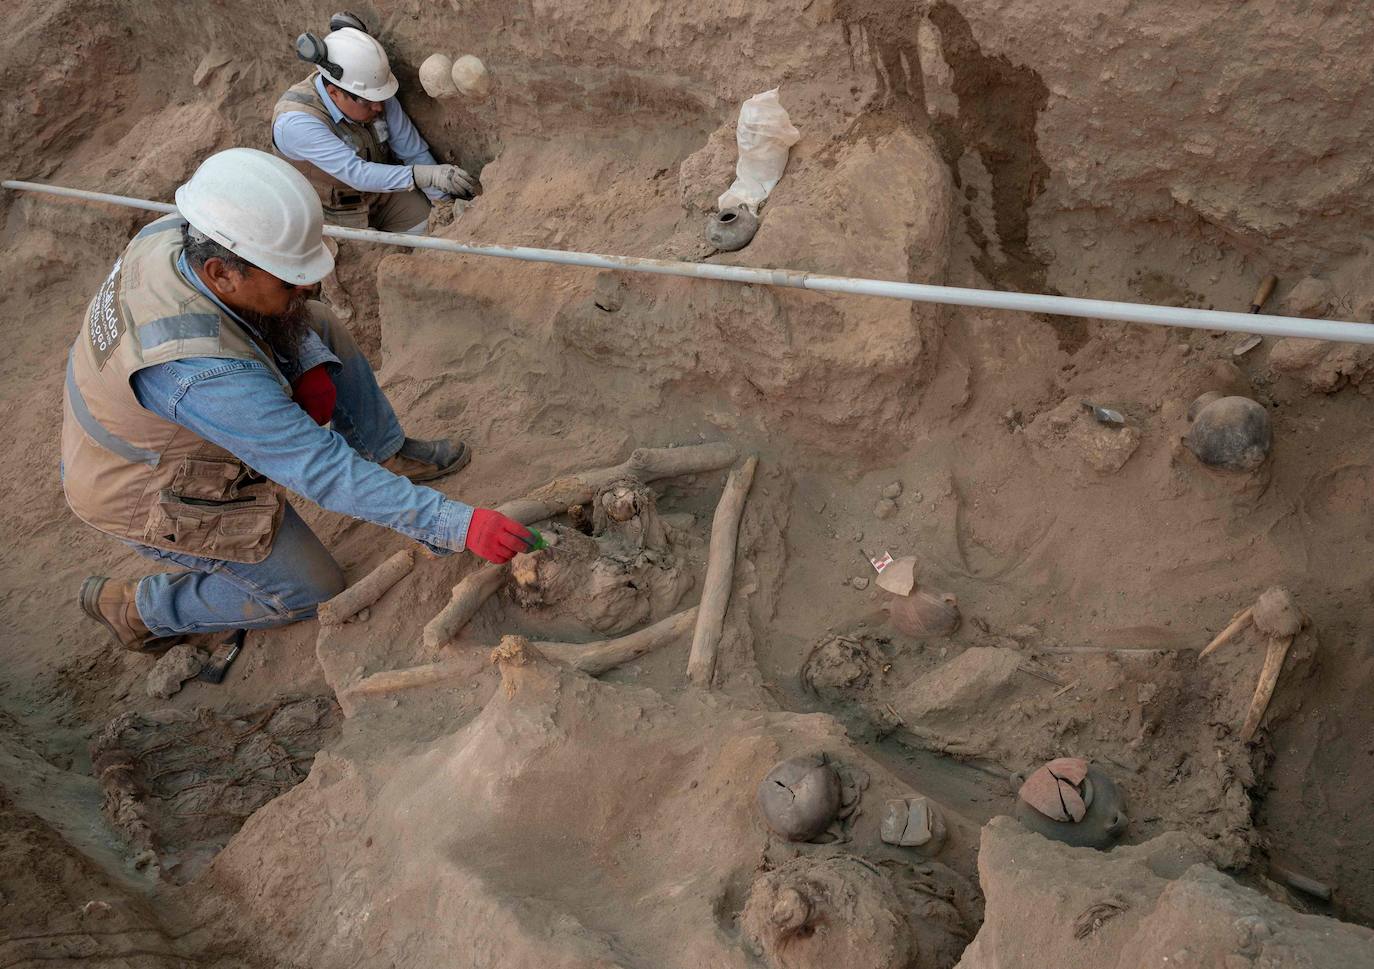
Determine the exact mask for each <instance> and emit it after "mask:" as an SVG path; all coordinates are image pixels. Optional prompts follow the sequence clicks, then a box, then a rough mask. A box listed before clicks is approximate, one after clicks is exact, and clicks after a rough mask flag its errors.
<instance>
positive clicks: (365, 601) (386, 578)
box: [319, 548, 415, 626]
mask: <svg viewBox="0 0 1374 969" xmlns="http://www.w3.org/2000/svg"><path fill="white" fill-rule="evenodd" d="M414 567H415V552H414V550H412V549H408V548H405V549H401V551H399V552H397V553H396V554H395V555H393V556H391V557H390V558H389V559H387V560H386V561H385V562H383V563H382V564H381V565H379V566H377V567H376V568H375V569H373V570H372V571H371V572H369V573H367V575H365V576H363V577H362V578H361V579H359V580H358V581H357V582H354V583H353V584H352V585H350V586H349V587H348V588H347V589H344V590H343V591H342V592H340V593H339V594H338V595H336V596H335V597H334V598H332V599H330V600H329V601H328V602H323V603H321V604H320V610H319V615H320V625H322V626H337V625H338V624H339V623H341V622H343V621H344V620H345V619H350V618H352V617H353V616H356V615H357V614H358V613H360V612H362V611H363V610H364V609H366V608H367V607H368V606H370V605H372V604H373V603H374V602H376V601H377V600H378V599H380V598H381V597H382V596H384V595H386V593H387V590H389V589H390V588H391V587H392V586H393V585H395V584H396V583H397V582H400V581H401V580H402V579H404V578H405V577H406V576H407V575H409V574H410V570H411V569H413V568H414Z"/></svg>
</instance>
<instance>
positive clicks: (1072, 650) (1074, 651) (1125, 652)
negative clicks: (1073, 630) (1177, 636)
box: [1032, 644, 1178, 656]
mask: <svg viewBox="0 0 1374 969" xmlns="http://www.w3.org/2000/svg"><path fill="white" fill-rule="evenodd" d="M1032 649H1033V650H1034V651H1035V652H1037V653H1053V654H1055V655H1062V656H1091V655H1095V654H1096V655H1101V654H1104V653H1111V654H1112V655H1114V656H1166V655H1168V654H1169V653H1177V652H1178V650H1176V649H1161V648H1159V647H1157V646H1146V647H1142V648H1140V649H1135V648H1133V647H1130V646H1042V645H1039V644H1036V645H1035V646H1033V647H1032Z"/></svg>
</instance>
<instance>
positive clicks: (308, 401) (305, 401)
mask: <svg viewBox="0 0 1374 969" xmlns="http://www.w3.org/2000/svg"><path fill="white" fill-rule="evenodd" d="M338 398H339V391H338V390H337V388H335V386H334V381H333V380H332V379H330V376H329V374H328V372H326V371H325V369H324V364H320V365H319V366H318V367H311V368H310V369H309V370H307V371H306V372H305V373H303V374H301V375H300V376H299V377H297V378H296V382H295V383H293V384H292V385H291V399H292V400H294V401H295V402H296V403H298V404H300V405H301V409H302V410H304V411H305V412H306V413H307V414H309V415H310V416H311V417H312V418H314V420H315V423H316V424H318V425H320V426H321V427H323V426H324V425H326V424H328V423H329V422H330V421H331V420H333V419H334V402H335V401H337V400H338Z"/></svg>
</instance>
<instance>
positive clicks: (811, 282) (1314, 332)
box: [0, 181, 1374, 344]
mask: <svg viewBox="0 0 1374 969" xmlns="http://www.w3.org/2000/svg"><path fill="white" fill-rule="evenodd" d="M0 186H3V187H4V188H8V189H14V190H16V191H22V192H42V193H45V194H48V195H62V196H66V197H69V198H78V199H86V200H89V201H93V202H108V203H110V204H111V205H122V206H125V207H128V208H135V209H148V210H150V211H153V212H175V211H176V206H175V205H171V204H169V203H166V202H151V201H149V200H147V199H138V198H130V197H129V196H127V195H107V194H105V193H103V192H88V191H85V190H84V189H77V188H65V187H63V186H60V185H44V184H41V183H38V182H19V181H5V182H0ZM324 234H325V235H327V236H333V237H334V238H336V239H352V240H354V241H355V242H372V243H377V244H379V245H384V246H401V247H404V248H413V249H435V250H438V251H440V252H456V253H461V254H463V255H469V256H495V257H497V258H499V259H519V260H523V261H525V262H547V263H555V264H558V265H563V266H585V267H587V268H590V269H613V270H618V271H621V272H637V273H657V274H660V275H665V276H687V277H691V278H696V279H714V280H720V281H723V282H732V283H751V284H759V285H764V286H787V287H792V288H796V289H811V290H816V291H818V292H824V293H847V294H850V295H853V296H881V297H885V298H888V299H904V300H911V301H913V302H917V303H943V304H946V305H951V306H973V307H978V308H981V309H995V310H1012V311H1015V312H1020V313H1047V314H1051V315H1055V316H1082V317H1088V318H1091V319H1102V320H1120V321H1122V322H1125V323H1146V324H1149V325H1151V326H1178V327H1186V328H1189V329H1195V330H1231V331H1234V332H1237V333H1258V334H1260V335H1261V336H1293V337H1305V338H1307V339H1312V340H1328V341H1331V342H1335V343H1370V344H1374V324H1370V323H1355V322H1346V321H1342V320H1307V319H1301V318H1298V317H1291V316H1268V315H1261V314H1256V313H1233V312H1226V311H1223V310H1199V309H1187V308H1184V307H1178V306H1155V305H1151V304H1149V303H1124V302H1118V301H1115V300H1100V299H1080V298H1078V297H1074V296H1047V295H1043V294H1039V293H1015V292H1003V291H998V290H987V289H963V288H960V287H956V286H931V285H927V284H924V283H906V282H896V281H889V280H884V279H863V278H856V277H850V276H827V275H824V274H821V273H808V272H800V271H798V270H795V269H755V268H752V267H749V266H725V265H719V264H716V263H704V262H676V261H673V260H669V259H641V258H638V257H635V256H606V255H601V254H599V253H594V252H567V251H564V250H561V249H534V248H530V247H527V246H498V245H485V244H473V243H463V242H454V241H453V240H452V239H439V238H435V237H433V236H415V235H406V234H404V233H399V232H378V231H376V230H375V229H347V228H344V227H343V226H337V225H326V226H325V227H324Z"/></svg>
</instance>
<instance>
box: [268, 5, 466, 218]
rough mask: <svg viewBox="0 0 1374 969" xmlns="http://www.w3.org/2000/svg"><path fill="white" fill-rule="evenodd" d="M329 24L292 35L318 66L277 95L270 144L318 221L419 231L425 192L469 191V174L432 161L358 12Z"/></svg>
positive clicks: (427, 198)
mask: <svg viewBox="0 0 1374 969" xmlns="http://www.w3.org/2000/svg"><path fill="white" fill-rule="evenodd" d="M330 27H331V32H330V33H329V34H328V35H327V36H326V37H325V38H324V39H323V40H320V39H319V38H318V37H316V36H315V35H314V34H309V33H307V34H302V35H301V36H300V38H299V39H298V40H297V41H296V51H297V54H298V55H299V56H300V57H301V58H302V59H303V60H307V61H309V62H310V63H312V64H314V65H315V73H314V74H313V75H311V76H310V77H308V78H306V79H305V80H303V81H301V82H300V83H298V84H295V85H293V86H292V87H291V88H289V89H288V90H287V92H286V93H285V94H283V95H282V96H281V99H280V100H279V101H277V105H276V108H275V109H274V110H273V112H272V144H273V146H274V148H275V150H276V152H277V153H278V154H279V155H281V156H282V157H283V158H285V159H286V160H287V161H289V162H290V163H291V164H292V165H294V166H295V167H296V168H297V169H298V170H299V171H300V172H301V173H302V174H303V175H305V177H306V178H307V179H309V180H310V184H311V185H313V186H314V187H315V190H316V191H317V192H318V193H319V196H320V201H321V203H322V204H323V205H324V217H325V221H327V222H331V223H334V224H336V225H344V226H350V227H352V228H360V229H365V228H373V229H380V230H381V231H383V232H409V233H422V232H424V231H425V228H426V222H427V220H428V217H429V210H430V203H431V200H433V201H439V200H441V199H446V198H450V197H455V196H456V197H458V198H462V199H470V198H472V197H473V194H474V193H475V191H476V183H475V181H474V179H473V178H472V177H471V176H470V175H468V173H467V172H465V171H463V169H461V168H459V167H458V166H456V165H440V164H438V163H437V162H436V161H435V158H434V155H433V154H431V153H430V150H429V145H427V144H426V143H425V140H424V138H422V137H420V132H419V131H417V130H416V128H415V125H414V124H412V123H411V120H410V118H408V117H407V116H406V113H405V111H403V110H402V109H401V105H400V102H398V101H397V100H396V96H395V95H396V89H397V87H398V86H399V85H398V84H397V81H396V77H395V75H394V74H392V73H391V65H390V63H389V62H388V61H387V57H386V51H385V50H383V49H382V45H381V44H379V43H378V42H377V41H376V39H375V38H373V37H372V36H370V35H369V34H368V33H367V32H366V30H365V29H363V24H362V21H361V20H359V19H358V18H357V17H356V16H354V15H353V14H350V13H340V14H335V15H334V16H333V17H332V18H331V19H330ZM335 28H337V29H335Z"/></svg>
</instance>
